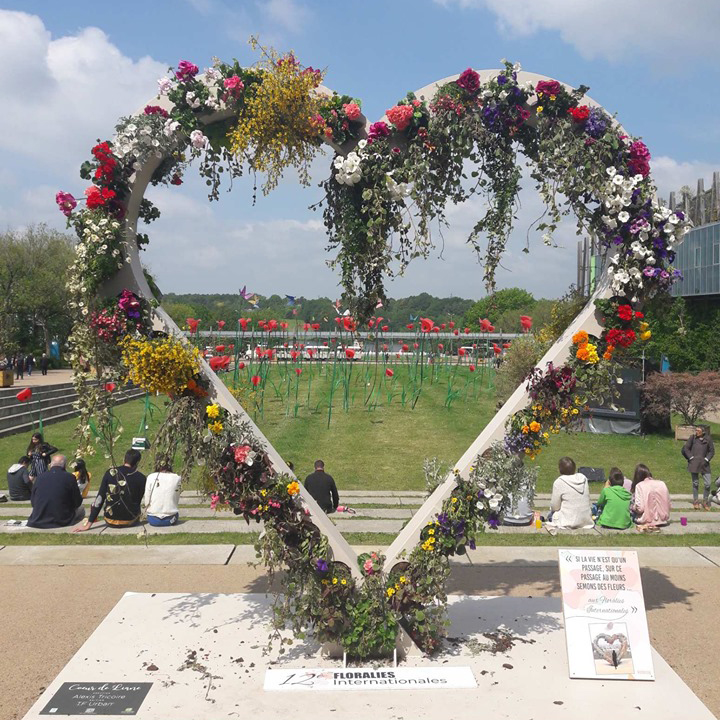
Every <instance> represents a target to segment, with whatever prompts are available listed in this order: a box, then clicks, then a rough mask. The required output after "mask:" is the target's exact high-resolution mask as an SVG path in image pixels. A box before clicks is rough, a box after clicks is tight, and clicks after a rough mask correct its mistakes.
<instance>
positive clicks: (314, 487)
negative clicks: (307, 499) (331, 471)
mask: <svg viewBox="0 0 720 720" xmlns="http://www.w3.org/2000/svg"><path fill="white" fill-rule="evenodd" d="M305 489H306V490H307V491H308V492H309V493H310V495H312V497H313V499H314V500H315V502H316V503H317V504H318V505H319V506H320V509H321V510H322V511H323V512H324V513H327V514H330V513H332V512H335V510H337V506H338V505H339V504H340V496H339V495H338V491H337V485H335V480H333V476H332V475H328V474H327V473H326V472H325V463H324V462H323V461H322V460H316V461H315V472H314V473H311V474H310V475H308V476H307V477H306V478H305Z"/></svg>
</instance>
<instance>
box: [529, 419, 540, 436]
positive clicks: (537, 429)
mask: <svg viewBox="0 0 720 720" xmlns="http://www.w3.org/2000/svg"><path fill="white" fill-rule="evenodd" d="M530 431H531V432H534V433H536V432H540V423H539V422H538V421H537V420H533V421H532V422H531V423H530Z"/></svg>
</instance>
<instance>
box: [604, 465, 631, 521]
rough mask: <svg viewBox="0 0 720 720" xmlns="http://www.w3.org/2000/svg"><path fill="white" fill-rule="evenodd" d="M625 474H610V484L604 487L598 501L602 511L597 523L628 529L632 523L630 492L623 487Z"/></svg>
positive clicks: (618, 472)
mask: <svg viewBox="0 0 720 720" xmlns="http://www.w3.org/2000/svg"><path fill="white" fill-rule="evenodd" d="M624 480H625V476H624V475H623V474H622V473H621V472H620V471H617V472H613V473H612V474H611V475H610V479H609V480H608V484H607V485H605V487H604V488H603V489H602V492H601V493H600V497H599V498H598V501H597V506H598V509H599V510H601V511H602V512H601V513H600V517H599V518H598V520H597V524H598V525H600V526H601V527H605V528H615V529H616V530H626V529H627V528H629V527H630V526H631V525H632V518H631V517H630V499H631V497H632V496H631V495H630V493H629V492H628V491H627V490H626V489H625V488H624V487H623V482H624Z"/></svg>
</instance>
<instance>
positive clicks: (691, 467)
mask: <svg viewBox="0 0 720 720" xmlns="http://www.w3.org/2000/svg"><path fill="white" fill-rule="evenodd" d="M682 454H683V457H684V458H685V459H686V460H687V461H688V472H689V473H690V477H691V478H692V488H693V507H694V508H695V509H696V510H699V509H700V502H699V498H698V489H699V485H700V478H699V477H698V476H699V475H702V476H703V482H704V483H705V488H704V489H703V503H702V506H703V507H704V508H705V510H710V508H711V506H710V480H711V477H710V461H711V460H712V459H713V456H714V455H715V446H714V445H713V441H712V438H711V437H710V434H709V433H707V432H705V428H704V427H696V428H695V434H694V435H692V436H691V437H689V438H688V441H687V442H686V443H685V445H684V446H683V449H682Z"/></svg>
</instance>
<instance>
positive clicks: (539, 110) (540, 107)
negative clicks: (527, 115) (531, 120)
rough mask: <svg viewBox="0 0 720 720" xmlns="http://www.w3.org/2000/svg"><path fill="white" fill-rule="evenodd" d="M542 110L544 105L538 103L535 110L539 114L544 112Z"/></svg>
mask: <svg viewBox="0 0 720 720" xmlns="http://www.w3.org/2000/svg"><path fill="white" fill-rule="evenodd" d="M542 111H543V108H542V105H538V106H537V108H536V109H535V112H536V113H537V114H538V115H541V114H542Z"/></svg>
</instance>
